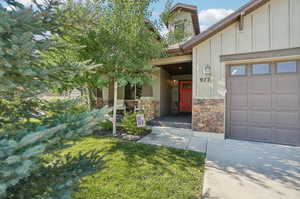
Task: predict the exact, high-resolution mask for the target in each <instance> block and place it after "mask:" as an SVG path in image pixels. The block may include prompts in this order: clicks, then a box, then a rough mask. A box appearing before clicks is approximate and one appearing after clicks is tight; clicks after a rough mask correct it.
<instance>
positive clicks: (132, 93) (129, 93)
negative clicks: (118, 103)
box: [125, 84, 142, 100]
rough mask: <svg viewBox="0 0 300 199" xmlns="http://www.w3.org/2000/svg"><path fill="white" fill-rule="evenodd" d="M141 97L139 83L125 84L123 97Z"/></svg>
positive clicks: (131, 98)
mask: <svg viewBox="0 0 300 199" xmlns="http://www.w3.org/2000/svg"><path fill="white" fill-rule="evenodd" d="M141 97H142V86H140V85H130V84H127V85H126V86H125V99H127V100H136V99H140V98H141Z"/></svg>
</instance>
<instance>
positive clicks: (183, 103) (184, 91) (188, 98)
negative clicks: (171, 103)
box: [179, 81, 192, 112]
mask: <svg viewBox="0 0 300 199" xmlns="http://www.w3.org/2000/svg"><path fill="white" fill-rule="evenodd" d="M179 111H189V112H191V111H192V81H180V82H179Z"/></svg>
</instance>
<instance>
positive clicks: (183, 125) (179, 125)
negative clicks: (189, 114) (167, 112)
mask: <svg viewBox="0 0 300 199" xmlns="http://www.w3.org/2000/svg"><path fill="white" fill-rule="evenodd" d="M148 124H149V125H150V126H161V127H173V128H182V129H191V128H192V124H191V123H182V122H167V121H157V120H152V121H149V122H148Z"/></svg>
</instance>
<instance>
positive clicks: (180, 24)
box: [175, 21, 185, 32]
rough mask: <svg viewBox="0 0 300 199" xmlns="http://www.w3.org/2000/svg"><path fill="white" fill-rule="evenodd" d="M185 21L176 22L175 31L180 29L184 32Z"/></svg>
mask: <svg viewBox="0 0 300 199" xmlns="http://www.w3.org/2000/svg"><path fill="white" fill-rule="evenodd" d="M184 28H185V27H184V22H183V21H180V22H176V23H175V31H180V32H184Z"/></svg>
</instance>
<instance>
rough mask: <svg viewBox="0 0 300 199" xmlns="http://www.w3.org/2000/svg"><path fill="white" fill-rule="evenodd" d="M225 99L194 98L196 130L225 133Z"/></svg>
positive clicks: (193, 116) (194, 123)
mask: <svg viewBox="0 0 300 199" xmlns="http://www.w3.org/2000/svg"><path fill="white" fill-rule="evenodd" d="M224 112H225V106H224V100H223V99H194V103H193V114H192V127H193V130H195V131H202V132H212V133H224V132H225V123H224V118H225V117H224Z"/></svg>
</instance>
